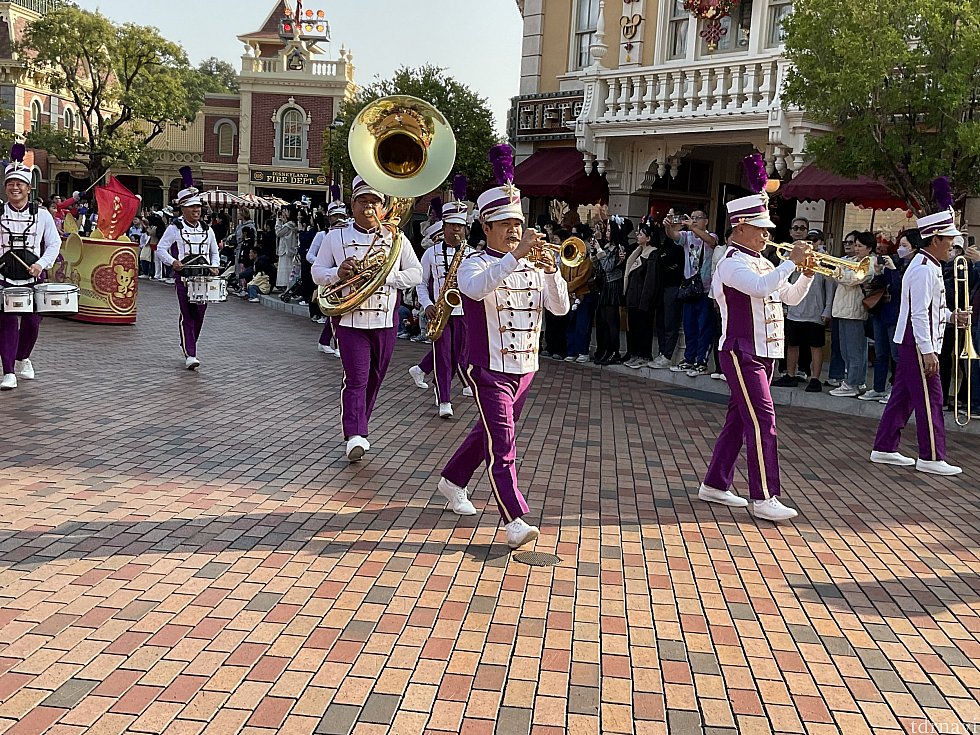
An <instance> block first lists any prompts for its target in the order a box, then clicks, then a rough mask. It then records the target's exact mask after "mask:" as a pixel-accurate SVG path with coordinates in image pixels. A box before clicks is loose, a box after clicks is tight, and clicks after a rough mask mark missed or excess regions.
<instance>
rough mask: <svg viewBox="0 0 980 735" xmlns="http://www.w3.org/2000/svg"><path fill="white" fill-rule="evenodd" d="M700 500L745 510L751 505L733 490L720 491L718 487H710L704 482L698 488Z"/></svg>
mask: <svg viewBox="0 0 980 735" xmlns="http://www.w3.org/2000/svg"><path fill="white" fill-rule="evenodd" d="M698 498H700V499H701V500H706V501H707V502H709V503H719V504H720V505H727V506H729V507H731V508H744V507H745V506H746V505H748V504H749V501H748V500H746V499H745V498H740V497H739V496H738V495H736V494H735V493H733V492H732V491H731V490H719V489H718V488H716V487H708V486H707V485H705V484H704V483H703V482H702V483H701V487H700V488H698Z"/></svg>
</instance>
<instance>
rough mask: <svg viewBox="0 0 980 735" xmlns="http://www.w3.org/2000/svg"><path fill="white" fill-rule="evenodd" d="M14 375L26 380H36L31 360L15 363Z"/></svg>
mask: <svg viewBox="0 0 980 735" xmlns="http://www.w3.org/2000/svg"><path fill="white" fill-rule="evenodd" d="M14 375H16V376H17V377H18V378H23V379H24V380H34V366H33V365H32V364H31V361H30V360H18V361H17V362H15V363H14Z"/></svg>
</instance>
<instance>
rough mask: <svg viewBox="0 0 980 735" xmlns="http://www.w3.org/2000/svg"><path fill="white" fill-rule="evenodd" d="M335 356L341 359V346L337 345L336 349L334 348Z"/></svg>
mask: <svg viewBox="0 0 980 735" xmlns="http://www.w3.org/2000/svg"><path fill="white" fill-rule="evenodd" d="M333 356H334V357H340V345H337V346H336V347H334V348H333Z"/></svg>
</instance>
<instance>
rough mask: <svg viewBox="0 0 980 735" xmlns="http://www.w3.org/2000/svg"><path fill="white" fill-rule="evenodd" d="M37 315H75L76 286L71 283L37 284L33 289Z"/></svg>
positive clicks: (76, 310)
mask: <svg viewBox="0 0 980 735" xmlns="http://www.w3.org/2000/svg"><path fill="white" fill-rule="evenodd" d="M34 309H35V311H37V313H38V314H77V313H78V286H75V285H74V284H71V283H39V284H38V285H37V286H35V287H34Z"/></svg>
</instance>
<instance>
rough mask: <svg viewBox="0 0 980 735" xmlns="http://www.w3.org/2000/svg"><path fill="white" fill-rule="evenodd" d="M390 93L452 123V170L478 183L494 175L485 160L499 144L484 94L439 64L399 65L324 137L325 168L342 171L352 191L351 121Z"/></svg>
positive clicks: (352, 103) (348, 107) (348, 106)
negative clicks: (421, 102) (433, 110)
mask: <svg viewBox="0 0 980 735" xmlns="http://www.w3.org/2000/svg"><path fill="white" fill-rule="evenodd" d="M392 94H408V95H411V96H413V97H418V98H419V99H421V100H425V101H426V102H428V103H429V104H431V105H434V106H435V107H436V109H438V110H439V112H441V113H442V114H443V115H445V117H446V120H448V121H449V125H450V126H451V127H452V129H453V134H454V135H455V136H456V165H455V167H454V168H453V170H452V171H451V172H450V175H449V179H450V180H451V179H452V177H453V176H454V175H455V174H458V173H461V174H464V175H465V176H466V177H467V178H469V180H470V181H472V182H473V183H474V185H479V184H481V183H483V182H485V181H487V180H489V179H490V177H491V175H492V172H491V170H490V163H489V162H488V161H487V151H489V150H490V147H491V146H493V145H494V144H495V143H497V142H498V141H497V139H496V136H495V135H494V132H493V113H491V112H490V108H489V106H488V105H487V100H486V98H485V97H481V96H479V95H478V94H476V93H475V92H473V91H472V90H471V89H470V88H469V87H467V86H466V85H464V84H462V83H460V82H458V81H456V80H455V79H453V78H452V77H450V76H448V75H447V74H446V73H445V70H444V69H441V68H439V67H436V66H431V65H429V66H422V67H419V68H417V69H410V68H407V67H401V68H399V69H398V71H396V72H395V75H394V76H393V77H392V78H391V79H384V80H378V81H376V82H374V83H373V84H370V85H368V86H367V87H363V88H362V89H360V90H359V91H358V93H357V95H355V96H354V98H353V99H351V100H348V101H347V102H345V103H344V105H343V106H342V107H341V110H340V112H339V114H340V117H341V118H342V120H343V125H341V126H339V127H338V128H337V129H334V130H330V129H328V130H327V131H326V132H325V133H324V136H323V161H324V163H323V170H324V172H325V173H327V174H328V175H329V174H330V169H331V162H334V168H335V169H339V170H340V171H342V172H343V181H344V184H345V186H346V187H347V188H348V189H349V188H350V182H351V181H352V180H353V178H354V175H355V172H354V169H353V167H352V166H351V163H350V157H349V156H348V155H347V134H348V132H349V131H350V126H351V123H352V122H353V121H354V119H355V118H356V117H357V114H358V113H359V112H360V111H361V110H362V109H364V107H365V105H367V104H368V103H369V102H372V101H374V100H376V99H378V98H380V97H387V96H388V95H392Z"/></svg>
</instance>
